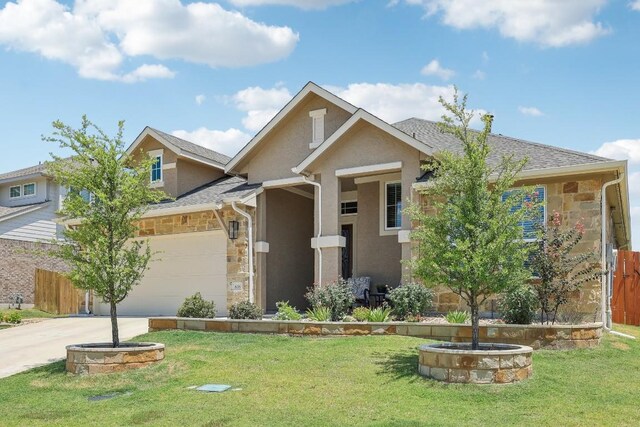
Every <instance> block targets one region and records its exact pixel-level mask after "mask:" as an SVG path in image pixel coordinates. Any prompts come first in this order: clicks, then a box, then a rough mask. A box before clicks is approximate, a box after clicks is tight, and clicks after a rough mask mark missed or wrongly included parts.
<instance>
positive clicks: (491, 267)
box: [409, 91, 536, 349]
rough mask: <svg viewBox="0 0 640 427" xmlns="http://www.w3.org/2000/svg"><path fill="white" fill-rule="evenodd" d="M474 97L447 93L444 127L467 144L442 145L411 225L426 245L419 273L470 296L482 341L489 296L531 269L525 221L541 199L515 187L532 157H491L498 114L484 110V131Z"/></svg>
mask: <svg viewBox="0 0 640 427" xmlns="http://www.w3.org/2000/svg"><path fill="white" fill-rule="evenodd" d="M466 102H467V97H466V95H465V96H464V97H463V99H462V101H460V100H459V97H458V94H457V91H456V93H455V95H454V102H453V103H448V102H446V101H445V100H444V99H442V98H440V103H441V104H442V105H443V106H444V107H445V108H446V110H447V111H448V113H449V114H451V116H452V117H449V116H443V122H442V123H441V124H440V127H441V131H442V132H445V133H448V134H451V135H453V136H454V137H455V138H457V139H458V140H459V141H460V142H461V143H462V147H463V149H464V150H463V153H462V154H461V155H458V154H454V153H450V152H445V153H442V154H441V155H438V157H437V159H436V160H435V161H434V162H433V164H431V165H430V166H428V167H427V170H430V171H432V173H433V176H432V178H431V179H430V180H429V182H428V183H427V185H426V186H425V188H423V189H422V190H421V191H422V198H423V199H424V200H426V201H427V202H428V203H429V204H430V207H429V208H428V209H425V207H424V206H421V205H420V204H419V203H414V204H412V205H411V206H410V208H409V215H410V216H411V218H412V220H414V221H415V222H416V224H417V226H416V228H415V230H414V231H413V232H412V233H411V236H412V239H413V240H414V241H415V242H416V243H417V246H418V251H419V254H418V256H417V257H416V258H415V259H414V261H413V267H414V274H415V275H416V276H417V277H419V278H421V279H422V280H423V281H424V282H425V284H426V285H428V286H439V285H446V286H447V287H448V288H450V289H451V291H452V292H454V293H455V294H457V295H459V296H460V297H461V298H462V299H463V300H464V301H465V302H466V303H467V305H468V306H469V308H470V309H471V323H472V329H473V332H472V348H473V349H477V348H478V343H479V339H478V338H479V336H478V335H479V334H478V332H479V308H480V306H481V305H482V303H483V302H484V301H485V300H486V299H487V298H488V297H489V296H491V295H493V294H495V293H499V292H502V291H504V290H506V289H508V288H509V287H511V286H516V285H518V284H521V283H523V282H524V281H525V280H526V279H527V278H528V277H529V276H530V273H529V271H528V269H527V268H526V267H525V261H526V260H527V257H528V254H529V249H528V248H527V246H526V244H525V242H524V240H523V237H524V236H523V228H522V226H521V223H522V221H524V220H525V219H528V217H529V215H530V214H531V212H532V211H533V209H534V208H535V204H536V203H535V200H534V201H532V198H534V199H535V196H534V195H533V194H531V193H529V192H528V189H517V190H513V189H512V186H513V184H514V181H515V179H516V176H517V174H518V173H519V172H520V171H521V170H522V168H523V167H524V165H525V163H526V160H518V161H516V160H514V159H513V158H512V157H503V158H502V159H501V161H500V162H499V164H498V165H497V166H495V167H494V166H490V165H489V164H488V162H487V159H488V156H489V146H488V144H487V142H488V141H487V140H488V137H489V135H490V133H491V125H492V121H493V117H492V116H490V115H488V114H485V115H484V116H482V122H483V123H484V128H483V130H482V131H474V130H471V129H469V122H470V121H471V119H472V118H473V116H474V113H473V112H470V111H467V109H466ZM519 207H520V208H519Z"/></svg>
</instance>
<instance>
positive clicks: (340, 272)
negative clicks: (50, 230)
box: [96, 83, 631, 315]
mask: <svg viewBox="0 0 640 427" xmlns="http://www.w3.org/2000/svg"><path fill="white" fill-rule="evenodd" d="M490 144H491V147H492V154H491V161H492V162H497V161H498V160H499V158H500V156H502V155H504V154H514V155H515V156H516V158H521V157H523V156H527V157H528V159H529V162H528V163H527V165H526V167H525V169H524V170H523V172H522V173H521V181H520V182H518V183H517V185H535V186H536V187H537V188H538V191H539V192H540V193H541V194H542V195H543V197H544V199H545V202H546V205H545V206H546V207H545V209H544V210H543V211H541V214H540V217H539V218H538V221H544V220H545V218H546V217H548V215H550V214H551V212H552V211H553V210H556V211H559V212H560V213H561V214H562V218H563V221H564V222H565V223H566V224H570V225H572V224H573V223H575V221H577V220H579V219H581V218H584V222H585V229H586V234H585V237H584V239H583V241H582V242H581V243H580V245H579V246H580V247H579V248H578V249H579V250H581V251H589V252H593V253H594V254H595V255H596V256H599V254H600V240H601V238H600V236H601V232H602V228H601V224H603V223H604V225H605V230H604V231H605V233H606V240H607V242H608V243H610V244H611V245H612V246H613V247H616V248H627V249H629V248H630V244H631V243H630V241H631V230H630V221H629V198H628V188H627V180H626V172H627V165H626V162H624V161H614V160H609V159H605V158H602V157H597V156H594V155H590V154H585V153H580V152H576V151H571V150H566V149H562V148H557V147H551V146H547V145H542V144H538V143H532V142H527V141H522V140H519V139H514V138H509V137H504V136H501V135H492V136H491V138H490ZM443 150H450V151H454V152H460V150H461V145H460V142H458V141H457V140H455V139H454V138H453V137H451V136H449V135H446V134H443V133H441V132H440V131H439V130H438V128H437V125H436V123H434V122H430V121H426V120H421V119H415V118H411V119H407V120H404V121H402V122H399V123H395V124H389V123H387V122H385V121H383V120H381V119H379V118H377V117H375V116H373V115H372V114H370V113H368V112H367V111H365V110H363V109H360V108H357V107H356V106H353V105H351V104H349V103H347V102H345V101H344V100H342V99H340V98H338V97H337V96H335V95H333V94H332V93H330V92H328V91H326V90H325V89H322V88H320V87H319V86H317V85H315V84H314V83H308V84H307V85H306V86H305V87H304V88H303V89H302V90H301V91H300V92H299V93H298V94H297V95H296V96H295V97H294V98H293V99H292V100H291V101H290V102H289V103H288V104H287V105H286V106H285V107H284V108H283V109H282V110H281V111H280V112H279V113H278V114H277V115H276V116H275V117H274V118H273V119H272V120H271V121H270V122H269V123H268V124H267V125H266V126H265V127H264V128H263V129H262V130H261V131H260V132H259V133H258V134H257V135H256V136H255V137H254V138H253V139H252V140H251V141H250V142H249V143H248V144H247V145H246V146H245V147H244V148H243V149H242V150H241V151H240V152H239V153H238V154H237V155H236V156H235V157H234V158H233V159H230V160H229V159H228V158H226V157H225V156H222V155H220V154H217V153H215V152H213V151H210V150H207V149H205V148H202V147H200V146H197V145H195V144H192V143H189V142H187V141H184V140H181V139H179V138H176V137H174V136H171V135H168V134H165V133H162V132H160V131H157V130H154V129H151V128H146V129H145V130H144V131H143V132H142V133H141V134H140V136H139V137H138V138H137V139H136V141H135V142H134V143H133V144H132V146H131V147H130V149H129V152H130V153H140V154H137V155H141V154H142V153H147V154H149V155H151V156H152V157H155V158H156V159H157V163H156V164H155V165H154V167H153V168H152V170H151V171H150V177H151V179H152V185H153V186H155V187H158V188H163V189H164V190H165V191H167V192H168V193H169V194H171V195H172V196H174V197H175V200H174V201H171V202H167V203H161V204H158V205H154V206H153V207H152V209H151V210H150V211H149V212H148V213H147V214H146V216H145V218H144V220H143V221H142V222H141V230H140V235H141V237H150V239H151V242H152V247H153V249H155V250H159V251H161V252H162V253H161V254H160V255H159V258H160V260H158V261H156V262H154V263H153V264H152V266H151V268H150V270H149V272H148V274H147V276H146V277H145V279H144V280H143V283H142V284H141V285H140V286H138V287H136V288H134V290H133V291H132V292H131V294H130V296H129V298H128V299H127V300H125V301H124V302H123V303H122V304H121V308H120V312H121V313H122V314H167V315H172V314H175V312H176V310H177V308H178V306H179V305H180V303H181V302H182V300H183V299H184V298H185V297H186V296H189V295H191V294H193V293H194V292H196V291H199V292H201V293H202V295H203V296H204V297H205V298H207V299H213V300H214V301H215V302H216V305H217V307H218V313H219V314H226V312H227V308H228V306H229V305H230V304H232V303H233V302H236V301H240V300H243V299H247V298H250V299H252V300H255V301H256V303H257V304H259V305H260V306H261V307H262V308H263V309H264V310H265V311H272V310H274V309H275V303H276V302H277V301H281V300H288V301H289V302H290V303H291V304H293V305H295V306H297V307H298V308H304V307H305V306H306V301H305V299H304V293H305V291H306V289H307V288H308V287H310V286H313V284H314V283H315V284H318V283H322V284H325V283H328V282H331V281H334V280H336V279H337V278H338V277H352V276H368V277H370V278H371V280H372V283H373V284H374V285H378V284H385V285H390V286H397V285H398V284H400V283H401V282H407V281H410V280H411V271H410V268H409V266H408V264H406V263H403V261H406V260H409V259H410V258H411V256H412V245H411V242H410V231H411V222H410V220H409V218H407V216H406V215H405V214H404V213H403V211H402V206H403V204H406V203H407V201H408V200H410V199H411V200H414V201H420V200H419V197H421V196H419V194H418V192H416V189H417V188H419V187H420V186H421V185H424V184H425V182H426V181H428V179H429V177H428V175H425V174H424V173H423V171H422V170H421V165H422V164H423V163H424V162H426V161H429V160H430V159H432V158H434V157H437V156H438V153H439V152H441V151H443ZM618 178H622V179H621V180H620V182H618V183H616V184H613V185H610V186H608V188H607V190H606V194H605V201H604V204H605V217H604V218H603V217H602V215H601V210H600V209H601V192H602V188H603V185H604V184H605V183H607V182H610V181H612V180H615V179H618ZM421 202H422V203H428V200H422V201H421ZM530 225H531V224H528V226H530ZM250 271H252V272H253V273H254V275H250V274H249V272H250ZM592 289H593V290H594V291H595V292H596V293H597V295H595V302H593V301H592V302H589V301H590V297H591V298H593V295H591V296H590V295H589V294H590V291H592ZM598 295H599V287H598V284H594V286H593V288H589V289H586V290H585V291H584V292H583V293H582V294H581V295H579V296H576V297H577V298H578V301H579V303H580V310H582V311H584V312H590V311H594V310H595V307H596V306H597V298H598ZM435 303H436V308H437V309H438V310H440V311H447V310H450V309H453V308H458V307H459V306H460V300H459V298H458V297H457V296H456V295H454V294H452V293H451V292H449V291H446V290H444V289H443V290H442V291H441V292H439V293H438V295H437V298H436V301H435ZM96 311H98V312H101V313H102V312H104V313H106V312H107V311H106V310H105V309H104V307H97V310H96Z"/></svg>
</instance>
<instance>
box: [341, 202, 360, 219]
mask: <svg viewBox="0 0 640 427" xmlns="http://www.w3.org/2000/svg"><path fill="white" fill-rule="evenodd" d="M343 203H358V200H357V199H353V200H340V215H341V216H354V215H358V206H357V205H356V212H355V213H342V204H343Z"/></svg>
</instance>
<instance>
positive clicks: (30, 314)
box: [0, 308, 66, 319]
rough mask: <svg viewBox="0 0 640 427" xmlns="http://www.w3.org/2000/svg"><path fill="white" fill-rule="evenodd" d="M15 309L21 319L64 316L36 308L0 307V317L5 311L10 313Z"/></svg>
mask: <svg viewBox="0 0 640 427" xmlns="http://www.w3.org/2000/svg"><path fill="white" fill-rule="evenodd" d="M14 311H17V312H18V313H20V315H21V316H22V318H23V319H49V318H54V317H66V316H64V315H58V314H51V313H47V312H46V311H42V310H38V309H37V308H27V309H24V310H15V309H5V310H3V309H0V318H2V316H3V315H5V314H6V313H11V312H14Z"/></svg>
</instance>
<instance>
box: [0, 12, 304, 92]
mask: <svg viewBox="0 0 640 427" xmlns="http://www.w3.org/2000/svg"><path fill="white" fill-rule="evenodd" d="M298 38H299V37H298V35H297V34H296V33H294V32H293V31H292V30H291V29H290V28H288V27H276V26H268V25H265V24H262V23H258V22H255V21H252V20H250V19H249V18H247V17H245V16H243V15H242V14H240V13H238V12H231V11H227V10H225V9H223V8H222V7H221V6H220V5H218V4H210V3H190V4H187V5H183V4H182V2H181V1H180V0H137V1H135V2H132V1H127V0H76V2H75V3H74V5H73V7H68V6H65V5H63V4H62V3H60V2H58V1H55V0H18V1H16V2H8V3H6V4H5V5H4V7H2V8H0V44H1V45H4V46H6V47H7V48H8V49H12V50H16V51H26V52H31V53H36V54H39V55H41V56H43V57H44V58H47V59H51V60H57V61H62V62H65V63H67V64H70V65H72V66H73V67H75V68H76V69H77V70H78V74H79V75H80V76H81V77H84V78H92V79H99V80H116V81H124V82H133V81H143V80H146V79H150V78H170V77H172V76H173V74H174V73H173V72H172V71H170V70H169V69H168V68H166V67H165V66H163V65H159V64H156V65H148V64H145V65H142V66H141V67H139V68H138V69H136V70H134V71H131V72H129V73H127V72H124V71H122V70H121V68H122V65H123V63H124V60H125V59H126V58H127V57H136V56H151V57H154V58H157V59H180V60H184V61H188V62H195V63H202V64H207V65H209V66H211V67H241V66H250V65H256V64H262V63H266V62H272V61H276V60H279V59H282V58H284V57H286V56H287V55H289V53H291V51H292V50H293V49H294V47H295V45H296V44H297V42H298Z"/></svg>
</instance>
